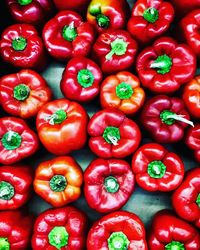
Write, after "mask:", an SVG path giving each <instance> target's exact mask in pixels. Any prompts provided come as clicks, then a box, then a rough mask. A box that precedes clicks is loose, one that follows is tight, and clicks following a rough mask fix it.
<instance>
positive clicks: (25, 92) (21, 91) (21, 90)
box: [13, 84, 30, 101]
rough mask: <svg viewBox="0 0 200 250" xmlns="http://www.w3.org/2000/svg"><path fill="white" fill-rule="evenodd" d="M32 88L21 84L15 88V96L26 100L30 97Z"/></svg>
mask: <svg viewBox="0 0 200 250" xmlns="http://www.w3.org/2000/svg"><path fill="white" fill-rule="evenodd" d="M29 93H30V89H29V87H28V86H27V85H25V84H19V85H17V86H16V87H14V89H13V96H14V98H15V99H17V100H18V101H24V100H26V99H27V98H28V96H29Z"/></svg>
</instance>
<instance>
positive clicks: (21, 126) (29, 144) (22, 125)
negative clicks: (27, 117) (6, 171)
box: [0, 117, 39, 165]
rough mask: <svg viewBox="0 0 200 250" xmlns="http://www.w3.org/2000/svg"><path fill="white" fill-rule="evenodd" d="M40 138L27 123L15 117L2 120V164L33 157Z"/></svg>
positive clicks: (0, 140) (0, 128)
mask: <svg viewBox="0 0 200 250" xmlns="http://www.w3.org/2000/svg"><path fill="white" fill-rule="evenodd" d="M38 148H39V141H38V137H37V135H36V134H35V132H33V130H31V129H30V128H29V127H28V125H27V123H26V122H25V121H24V120H22V119H20V118H15V117H3V118H0V164H6V165H9V164H13V163H16V162H18V161H21V160H22V159H24V158H27V157H29V156H31V155H33V154H34V153H35V152H36V151H37V150H38Z"/></svg>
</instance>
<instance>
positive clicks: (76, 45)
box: [42, 10, 95, 62]
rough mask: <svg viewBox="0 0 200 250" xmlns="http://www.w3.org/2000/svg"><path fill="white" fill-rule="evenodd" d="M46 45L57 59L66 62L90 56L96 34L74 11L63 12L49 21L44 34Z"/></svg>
mask: <svg viewBox="0 0 200 250" xmlns="http://www.w3.org/2000/svg"><path fill="white" fill-rule="evenodd" d="M42 36H43V40H44V44H45V46H46V48H47V50H48V52H49V54H50V55H51V56H52V57H54V58H55V59H57V60H59V61H62V62H66V61H67V60H69V59H70V58H71V57H75V56H88V55H89V53H90V50H91V48H92V45H93V42H94V38H95V33H94V29H93V27H92V25H91V24H89V23H88V22H83V20H82V17H81V16H80V15H79V14H78V13H76V12H73V11H68V10H66V11H61V12H59V13H58V14H57V15H56V16H55V17H54V18H52V19H51V20H49V21H48V22H47V23H46V25H45V26H44V29H43V32H42Z"/></svg>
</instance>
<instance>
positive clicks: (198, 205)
mask: <svg viewBox="0 0 200 250" xmlns="http://www.w3.org/2000/svg"><path fill="white" fill-rule="evenodd" d="M172 204H173V207H174V209H175V211H176V213H177V214H178V215H179V216H180V217H182V218H183V219H184V220H187V221H189V222H192V223H194V224H195V225H196V226H197V227H199V228H200V168H194V169H191V170H190V171H189V172H188V173H187V175H186V178H185V179H184V181H183V182H182V184H181V185H180V186H179V188H178V189H177V190H176V191H175V192H174V193H173V196H172Z"/></svg>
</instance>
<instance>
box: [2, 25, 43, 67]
mask: <svg viewBox="0 0 200 250" xmlns="http://www.w3.org/2000/svg"><path fill="white" fill-rule="evenodd" d="M0 55H1V57H2V59H3V60H4V61H5V62H7V63H10V64H12V65H13V66H14V67H19V68H34V69H37V70H42V69H43V68H44V66H45V65H46V54H45V50H44V45H43V42H42V39H41V38H40V37H39V35H38V32H37V31H36V29H35V28H34V26H32V25H30V24H14V25H11V26H9V27H7V28H6V29H5V30H4V31H3V33H2V35H1V40H0Z"/></svg>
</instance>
